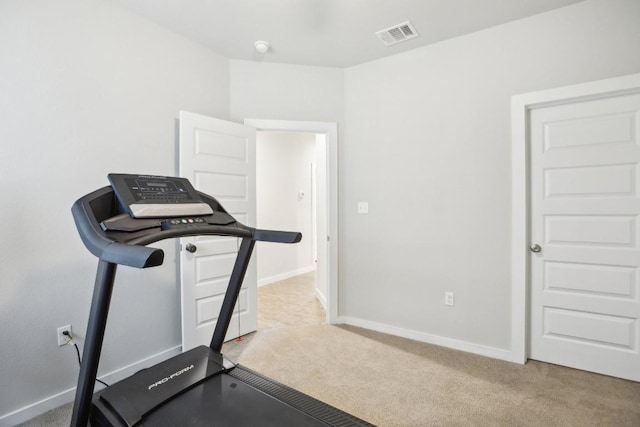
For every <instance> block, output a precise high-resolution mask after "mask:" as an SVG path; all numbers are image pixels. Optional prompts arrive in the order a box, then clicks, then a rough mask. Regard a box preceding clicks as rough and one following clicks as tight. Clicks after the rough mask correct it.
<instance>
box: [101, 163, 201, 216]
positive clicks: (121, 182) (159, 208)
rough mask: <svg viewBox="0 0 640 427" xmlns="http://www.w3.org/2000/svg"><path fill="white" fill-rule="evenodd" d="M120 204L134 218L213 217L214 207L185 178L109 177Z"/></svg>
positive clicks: (121, 175) (117, 175) (148, 176)
mask: <svg viewBox="0 0 640 427" xmlns="http://www.w3.org/2000/svg"><path fill="white" fill-rule="evenodd" d="M109 181H110V182H111V186H112V188H113V191H114V192H115V194H116V197H117V198H118V201H119V202H120V204H121V205H122V207H123V208H125V209H126V210H127V212H128V213H129V215H131V216H132V217H134V218H170V217H185V216H192V215H210V214H212V213H213V210H212V209H211V207H210V206H209V205H208V204H206V203H204V202H203V201H202V199H201V198H200V197H199V196H198V193H197V192H196V190H195V189H194V188H193V186H192V185H191V183H190V182H189V180H187V179H185V178H177V177H166V176H153V175H129V174H114V173H112V174H109Z"/></svg>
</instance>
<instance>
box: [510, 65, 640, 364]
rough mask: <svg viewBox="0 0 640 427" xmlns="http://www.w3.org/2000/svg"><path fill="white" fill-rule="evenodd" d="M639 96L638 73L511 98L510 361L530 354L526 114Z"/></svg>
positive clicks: (528, 190)
mask: <svg viewBox="0 0 640 427" xmlns="http://www.w3.org/2000/svg"><path fill="white" fill-rule="evenodd" d="M633 93H640V74H632V75H627V76H622V77H616V78H612V79H606V80H599V81H595V82H590V83H583V84H578V85H572V86H566V87H560V88H555V89H549V90H544V91H539V92H533V93H527V94H520V95H514V96H512V97H511V132H512V134H511V172H512V181H511V183H512V185H511V361H512V362H516V363H525V362H526V361H527V357H528V354H529V349H528V348H527V347H528V344H527V343H528V330H529V325H528V319H529V313H528V311H529V308H528V307H529V298H530V295H529V275H530V266H529V243H530V241H529V239H530V236H529V229H530V218H529V210H530V207H531V206H530V183H529V175H530V170H529V155H528V153H529V141H528V125H529V123H528V118H529V112H530V111H531V110H532V109H535V108H542V107H548V106H554V105H561V104H567V103H574V102H579V101H584V100H593V99H600V98H606V97H610V96H616V95H623V94H633Z"/></svg>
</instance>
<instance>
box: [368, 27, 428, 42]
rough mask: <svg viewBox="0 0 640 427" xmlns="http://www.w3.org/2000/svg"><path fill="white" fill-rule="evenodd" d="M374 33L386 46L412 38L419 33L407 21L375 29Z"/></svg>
mask: <svg viewBox="0 0 640 427" xmlns="http://www.w3.org/2000/svg"><path fill="white" fill-rule="evenodd" d="M375 34H376V36H378V37H379V38H380V40H382V42H383V43H384V44H385V45H386V46H391V45H394V44H396V43H400V42H404V41H407V40H409V39H414V38H416V37H418V36H419V35H420V34H418V32H417V31H416V29H415V28H414V27H413V25H412V24H411V22H409V21H407V22H403V23H402V24H398V25H394V26H393V27H389V28H385V29H384V30H380V31H376V33H375Z"/></svg>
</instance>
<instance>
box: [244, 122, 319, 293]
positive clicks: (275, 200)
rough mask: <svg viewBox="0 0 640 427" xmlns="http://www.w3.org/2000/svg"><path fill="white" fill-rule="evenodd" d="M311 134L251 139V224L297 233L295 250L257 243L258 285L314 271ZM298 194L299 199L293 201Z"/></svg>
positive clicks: (261, 135)
mask: <svg viewBox="0 0 640 427" xmlns="http://www.w3.org/2000/svg"><path fill="white" fill-rule="evenodd" d="M315 155H316V137H315V134H304V133H282V132H258V134H257V138H256V181H257V186H256V187H257V200H256V207H257V208H256V211H257V215H256V218H257V220H256V224H257V227H259V228H264V229H268V230H290V231H298V232H301V233H302V236H303V238H302V241H301V242H300V243H298V244H295V245H282V244H277V243H268V242H258V243H257V245H256V248H257V251H256V253H257V255H258V256H257V265H258V284H260V285H262V284H268V283H273V282H275V281H278V280H283V279H285V278H288V277H293V276H295V275H298V274H302V273H305V272H309V271H312V270H314V269H315V260H314V259H313V239H312V197H313V193H312V191H311V164H312V163H315ZM299 192H303V193H304V196H303V197H299Z"/></svg>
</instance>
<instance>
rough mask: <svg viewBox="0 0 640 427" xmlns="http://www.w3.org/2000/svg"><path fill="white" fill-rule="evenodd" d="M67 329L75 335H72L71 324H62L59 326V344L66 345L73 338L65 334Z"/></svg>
mask: <svg viewBox="0 0 640 427" xmlns="http://www.w3.org/2000/svg"><path fill="white" fill-rule="evenodd" d="M65 331H67V332H69V335H70V336H73V335H71V325H67V326H60V327H59V328H58V346H62V345H66V344H67V342H68V341H69V340H70V339H71V337H68V336H66V335H64V332H65Z"/></svg>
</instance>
